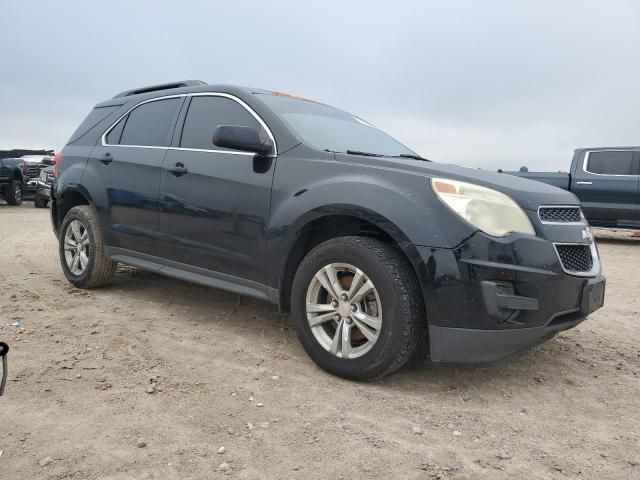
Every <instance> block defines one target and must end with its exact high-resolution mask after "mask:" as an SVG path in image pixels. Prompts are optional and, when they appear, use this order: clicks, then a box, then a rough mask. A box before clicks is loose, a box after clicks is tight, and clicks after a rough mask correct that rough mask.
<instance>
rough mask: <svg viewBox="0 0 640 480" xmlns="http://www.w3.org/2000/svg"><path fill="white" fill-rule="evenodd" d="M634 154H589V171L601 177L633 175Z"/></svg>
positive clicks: (618, 152)
mask: <svg viewBox="0 0 640 480" xmlns="http://www.w3.org/2000/svg"><path fill="white" fill-rule="evenodd" d="M632 168H633V152H622V151H609V152H606V151H605V152H589V159H588V161H587V171H588V172H590V173H598V174H600V175H632V174H633V172H632Z"/></svg>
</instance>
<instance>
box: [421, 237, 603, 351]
mask: <svg viewBox="0 0 640 480" xmlns="http://www.w3.org/2000/svg"><path fill="white" fill-rule="evenodd" d="M563 241H567V239H564V238H563ZM583 242H584V241H583ZM584 243H585V244H587V243H586V242H584ZM594 248H595V247H594ZM417 250H418V254H419V256H420V257H421V258H420V266H419V268H418V270H419V272H418V273H419V278H420V282H421V284H422V288H423V294H424V298H425V305H426V309H427V320H428V322H429V344H430V356H431V360H432V361H433V362H446V363H472V364H478V363H492V362H496V361H499V360H502V359H504V358H506V357H509V356H512V355H514V354H517V353H519V352H521V351H523V350H526V349H528V348H530V347H532V346H534V345H537V344H539V343H541V342H544V341H545V340H547V339H549V338H551V337H552V336H553V335H555V334H556V333H558V332H560V331H562V330H566V329H569V328H572V327H574V326H576V325H577V324H579V323H580V322H582V321H583V320H584V319H585V317H586V316H587V315H588V314H589V313H591V312H592V311H594V310H596V309H598V308H600V307H601V306H602V303H603V299H604V282H605V279H604V277H602V276H601V275H600V272H599V267H598V271H597V272H594V274H593V275H591V276H580V275H571V274H568V273H567V272H566V271H565V270H564V269H563V266H562V264H561V262H560V259H559V257H558V254H557V252H556V250H555V247H554V242H551V241H549V240H546V239H544V238H541V237H532V236H527V235H512V236H510V237H508V238H505V239H496V238H493V237H489V236H487V235H484V234H482V233H480V232H477V233H476V234H474V235H472V236H471V237H470V238H469V239H468V240H466V241H465V242H464V243H462V244H461V245H460V246H459V247H457V248H455V249H436V248H430V247H417Z"/></svg>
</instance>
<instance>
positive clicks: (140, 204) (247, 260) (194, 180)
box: [51, 81, 605, 379]
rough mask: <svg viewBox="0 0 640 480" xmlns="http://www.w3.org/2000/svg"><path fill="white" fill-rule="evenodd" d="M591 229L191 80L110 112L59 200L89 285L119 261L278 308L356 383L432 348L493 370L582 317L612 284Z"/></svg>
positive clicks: (501, 185) (561, 211)
mask: <svg viewBox="0 0 640 480" xmlns="http://www.w3.org/2000/svg"><path fill="white" fill-rule="evenodd" d="M581 215H582V214H581V211H580V205H579V203H578V201H577V199H576V197H575V196H574V195H571V194H570V193H568V192H566V191H563V190H561V189H559V188H555V187H552V186H550V185H545V184H542V183H539V182H532V181H529V180H525V179H521V178H517V177H514V176H510V175H501V174H498V173H491V172H486V171H482V170H475V169H469V168H462V167H456V166H451V165H439V164H436V163H432V162H429V161H428V160H425V159H424V158H422V157H420V156H419V155H417V154H416V153H414V152H413V151H411V150H410V149H408V148H407V147H405V146H404V145H402V144H400V143H399V142H398V141H396V140H394V139H393V138H391V137H390V136H389V135H387V134H385V133H384V132H382V131H381V130H379V129H377V128H375V127H374V126H372V125H371V124H369V123H367V122H366V121H364V120H362V119H361V118H358V117H356V116H354V115H352V114H349V113H346V112H343V111H341V110H338V109H335V108H332V107H329V106H327V105H323V104H321V103H318V102H315V101H311V100H306V99H302V98H298V97H293V96H290V95H286V94H282V93H276V92H269V91H265V90H259V89H249V88H241V87H233V86H228V85H218V86H216V85H206V84H203V83H202V82H194V81H187V82H176V83H174V84H165V85H158V86H152V87H144V88H141V89H136V90H131V91H127V92H123V93H121V94H119V95H116V96H115V97H114V98H112V99H110V100H107V101H105V102H103V103H100V104H98V105H96V107H95V108H94V109H93V110H92V111H91V113H89V115H88V116H87V118H86V119H85V120H84V122H82V124H81V125H80V126H79V127H78V129H77V130H76V132H75V133H74V134H73V135H72V137H71V139H70V140H69V142H68V143H67V145H66V146H65V147H64V149H63V150H62V152H59V153H58V155H57V156H56V181H55V182H54V187H53V190H52V196H51V218H52V221H53V226H54V229H55V231H56V232H57V235H58V243H59V256H60V263H61V266H62V269H63V271H64V274H65V276H66V277H67V280H68V281H69V282H70V283H72V284H73V285H75V286H76V287H78V288H94V287H100V286H102V285H105V284H107V283H108V282H109V281H110V279H111V277H112V276H113V274H114V272H115V269H116V265H117V263H118V262H122V263H125V264H129V265H133V266H136V267H139V268H143V269H147V270H151V271H154V272H158V273H160V274H164V275H168V276H172V277H176V278H179V279H184V280H189V281H193V282H196V283H201V284H204V285H208V286H212V287H217V288H223V289H226V290H230V291H234V292H237V293H240V294H243V295H250V296H254V297H257V298H262V299H265V300H270V301H272V302H274V303H276V304H278V305H279V307H280V310H281V311H283V312H288V311H291V312H292V315H293V321H294V323H295V326H296V330H297V333H298V338H299V339H300V342H301V343H302V345H303V347H304V349H305V350H306V352H307V353H308V354H309V356H310V357H311V358H312V359H313V360H314V361H315V362H316V363H317V364H318V365H319V366H321V367H322V368H324V369H325V370H327V371H329V372H331V373H333V374H336V375H339V376H342V377H346V378H352V379H368V378H375V377H380V376H383V375H387V374H389V373H392V372H394V371H396V370H397V369H398V368H400V367H401V366H402V365H404V364H405V363H406V362H407V361H408V359H409V358H410V357H411V356H412V355H413V353H414V352H415V351H416V349H417V347H418V345H419V344H420V343H421V341H422V340H423V339H424V338H425V336H427V335H428V339H429V346H430V356H431V359H432V361H435V362H463V363H482V362H490V361H496V360H499V359H502V358H505V357H507V356H510V355H513V354H515V353H517V352H519V351H522V350H525V349H527V348H529V347H530V346H532V345H534V344H537V343H540V342H543V341H545V340H547V339H548V338H550V337H552V336H553V335H554V334H556V333H557V332H559V331H562V330H566V329H568V328H571V327H574V326H575V325H577V324H578V323H580V322H581V321H583V320H584V318H585V316H586V315H588V314H589V313H591V312H593V311H594V310H596V309H598V308H600V307H601V306H602V304H603V301H604V288H605V280H604V278H603V277H602V276H601V269H600V261H599V256H598V250H597V248H596V245H595V243H594V240H593V238H592V237H591V235H590V231H589V228H588V226H587V224H586V222H585V221H584V220H583V219H582V217H581ZM573 217H576V218H577V221H567V220H566V219H567V218H573Z"/></svg>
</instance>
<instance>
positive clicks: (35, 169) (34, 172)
mask: <svg viewBox="0 0 640 480" xmlns="http://www.w3.org/2000/svg"><path fill="white" fill-rule="evenodd" d="M41 169H42V165H36V164H25V166H24V168H23V169H22V174H23V175H24V176H25V177H27V178H38V177H39V176H40V170H41Z"/></svg>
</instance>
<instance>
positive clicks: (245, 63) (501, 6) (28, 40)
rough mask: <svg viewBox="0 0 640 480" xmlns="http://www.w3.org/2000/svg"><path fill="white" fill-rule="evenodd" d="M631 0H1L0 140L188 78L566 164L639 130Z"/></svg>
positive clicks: (522, 158) (48, 136)
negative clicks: (287, 96) (576, 153)
mask: <svg viewBox="0 0 640 480" xmlns="http://www.w3.org/2000/svg"><path fill="white" fill-rule="evenodd" d="M639 62H640V2H637V1H614V0H608V1H597V2H589V1H583V0H575V1H549V2H547V1H541V0H536V1H530V2H528V1H511V0H510V1H497V0H495V1H466V2H465V1H455V2H450V1H403V0H394V1H388V0H387V1H375V0H370V1H362V2H360V1H352V2H349V1H347V0H342V1H331V0H321V1H306V2H302V1H287V2H285V1H280V2H278V1H266V0H263V1H244V0H234V1H225V2H216V1H190V0H182V1H180V2H175V1H174V2H167V1H163V0H155V1H134V0H129V1H122V0H109V1H102V2H97V1H86V0H84V1H79V0H65V1H57V2H50V1H46V0H43V1H30V0H2V8H1V13H0V149H5V148H54V149H59V148H61V147H63V146H64V144H65V142H66V140H67V139H68V138H69V136H70V135H71V133H72V132H73V130H74V129H75V127H76V126H77V125H78V124H79V123H80V122H81V121H82V119H83V118H84V116H85V115H86V114H87V112H88V110H89V109H90V108H91V107H92V106H93V105H94V104H96V103H98V102H99V101H101V100H104V99H106V98H110V97H112V96H113V95H114V94H116V93H118V92H120V91H122V90H127V89H130V88H135V87H139V86H144V85H147V84H154V83H162V82H168V81H174V80H182V79H201V80H204V81H206V82H208V83H234V84H239V85H245V86H252V87H260V88H265V89H270V90H278V91H284V92H287V93H291V94H295V95H301V96H305V97H309V98H313V99H316V100H319V101H322V102H325V103H328V104H331V105H334V106H336V107H339V108H341V109H344V110H347V111H350V112H352V113H354V114H357V115H359V116H361V117H362V118H365V119H366V120H368V121H370V122H371V123H373V124H375V125H376V126H378V127H380V128H382V129H384V130H386V131H387V132H389V133H390V134H391V135H393V136H394V137H396V138H397V139H399V140H400V141H402V142H403V143H405V144H406V145H407V146H409V147H411V148H413V149H414V150H416V151H417V152H419V153H420V154H422V155H424V156H426V157H428V158H431V159H433V160H435V161H440V162H447V163H457V164H461V165H467V166H474V167H482V168H488V169H497V168H501V167H502V168H510V169H514V168H518V167H519V166H521V165H527V166H529V168H530V169H531V170H543V169H552V170H558V169H567V168H568V165H569V161H570V158H571V154H572V151H573V149H574V148H577V147H583V146H600V145H602V146H611V145H638V144H640V128H639V127H640V64H639Z"/></svg>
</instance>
